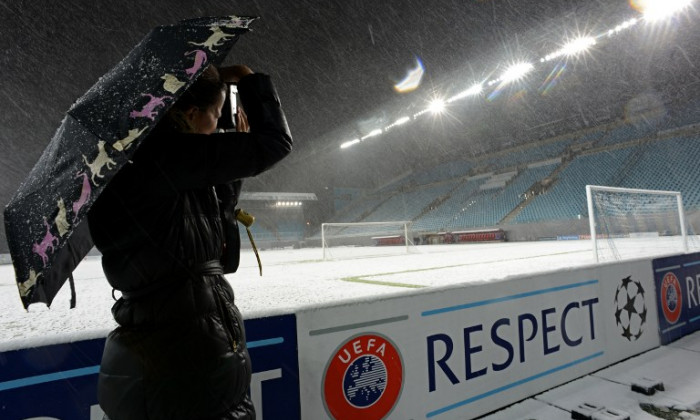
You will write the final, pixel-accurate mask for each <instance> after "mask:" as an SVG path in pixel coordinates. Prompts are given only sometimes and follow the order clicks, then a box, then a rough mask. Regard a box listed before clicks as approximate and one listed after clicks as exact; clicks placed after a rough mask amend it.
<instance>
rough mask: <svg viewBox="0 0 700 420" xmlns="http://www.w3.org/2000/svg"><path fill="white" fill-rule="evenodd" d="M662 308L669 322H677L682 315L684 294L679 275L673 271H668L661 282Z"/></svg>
mask: <svg viewBox="0 0 700 420" xmlns="http://www.w3.org/2000/svg"><path fill="white" fill-rule="evenodd" d="M660 298H661V309H662V310H663V313H664V318H666V321H668V323H669V324H675V323H676V322H678V319H679V318H680V316H681V309H682V308H683V296H682V294H681V283H680V282H679V281H678V277H676V275H675V274H673V273H672V272H668V273H666V275H665V276H664V279H663V281H662V282H661V296H660Z"/></svg>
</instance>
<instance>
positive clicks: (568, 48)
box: [561, 36, 596, 56]
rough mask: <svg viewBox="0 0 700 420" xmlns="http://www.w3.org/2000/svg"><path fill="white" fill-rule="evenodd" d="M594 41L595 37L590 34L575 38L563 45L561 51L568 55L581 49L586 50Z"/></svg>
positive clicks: (574, 53)
mask: <svg viewBox="0 0 700 420" xmlns="http://www.w3.org/2000/svg"><path fill="white" fill-rule="evenodd" d="M595 43H596V41H595V38H593V37H590V36H587V37H581V38H577V39H574V40H573V41H570V42H569V43H567V44H566V45H564V47H563V48H562V49H561V52H562V53H563V54H564V55H568V56H572V55H576V54H578V53H580V52H582V51H586V50H587V49H589V48H590V47H591V46H593V45H595Z"/></svg>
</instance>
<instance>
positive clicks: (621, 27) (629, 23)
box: [608, 18, 639, 36]
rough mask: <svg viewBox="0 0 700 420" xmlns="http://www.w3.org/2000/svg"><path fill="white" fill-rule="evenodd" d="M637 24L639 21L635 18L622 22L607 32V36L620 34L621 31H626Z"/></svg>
mask: <svg viewBox="0 0 700 420" xmlns="http://www.w3.org/2000/svg"><path fill="white" fill-rule="evenodd" d="M637 22H639V20H638V19H637V18H632V19H628V20H626V21H624V22H622V23H621V24H619V25H617V26H616V27H614V28H613V29H611V30H609V31H608V36H613V35H615V34H618V33H620V32H621V31H622V30H624V29H627V28H630V27H632V26H634V25H636V24H637Z"/></svg>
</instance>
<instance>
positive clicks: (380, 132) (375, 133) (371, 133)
mask: <svg viewBox="0 0 700 420" xmlns="http://www.w3.org/2000/svg"><path fill="white" fill-rule="evenodd" d="M380 134H382V129H381V128H377V129H376V130H372V131H370V132H369V134H367V135H366V136H363V137H361V138H360V140H365V139H368V138H370V137H374V136H378V135H380Z"/></svg>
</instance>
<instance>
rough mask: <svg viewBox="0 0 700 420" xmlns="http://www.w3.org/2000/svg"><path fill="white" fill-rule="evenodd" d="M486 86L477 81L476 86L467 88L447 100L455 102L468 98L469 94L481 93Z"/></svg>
mask: <svg viewBox="0 0 700 420" xmlns="http://www.w3.org/2000/svg"><path fill="white" fill-rule="evenodd" d="M483 90H484V87H483V86H482V85H481V83H477V84H475V85H474V86H472V87H470V88H469V89H467V90H464V91H462V92H460V93H458V94H456V95H455V96H453V97H451V98H450V99H448V100H447V102H448V103H449V102H454V101H456V100H458V99H462V98H466V97H467V96H474V95H479V94H480V93H481V92H483Z"/></svg>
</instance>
